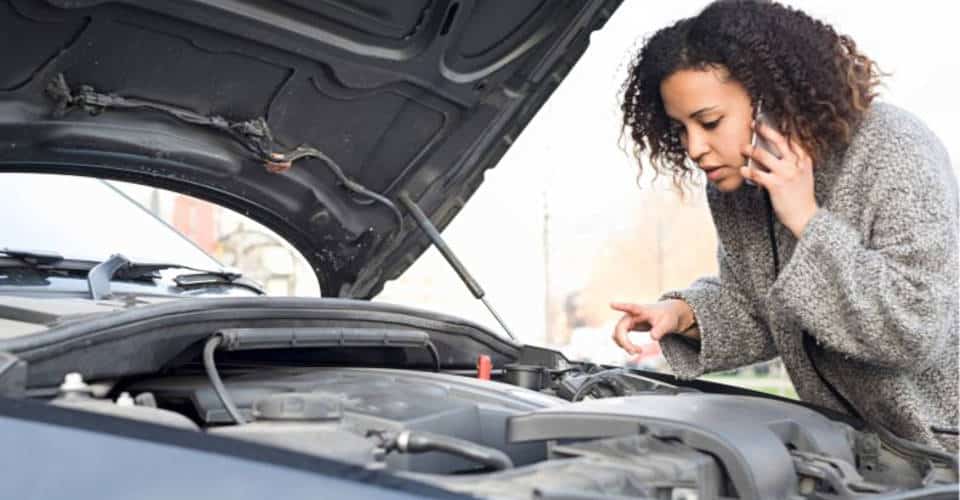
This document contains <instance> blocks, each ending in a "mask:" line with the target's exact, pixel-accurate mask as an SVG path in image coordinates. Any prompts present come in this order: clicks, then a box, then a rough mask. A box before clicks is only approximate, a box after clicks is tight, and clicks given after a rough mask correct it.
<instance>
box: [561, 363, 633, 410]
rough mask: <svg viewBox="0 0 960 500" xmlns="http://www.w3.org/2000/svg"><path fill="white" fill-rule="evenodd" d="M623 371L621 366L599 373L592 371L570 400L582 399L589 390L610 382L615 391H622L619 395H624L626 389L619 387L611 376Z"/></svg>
mask: <svg viewBox="0 0 960 500" xmlns="http://www.w3.org/2000/svg"><path fill="white" fill-rule="evenodd" d="M622 371H623V370H621V369H620V368H611V369H609V370H603V371H600V372H597V373H592V374H590V375H587V380H585V381H584V382H583V384H581V385H580V388H579V389H577V392H575V393H573V397H571V398H570V401H571V402H577V401H580V399H582V398H583V397H584V396H586V395H587V392H589V391H590V390H592V389H593V388H594V387H596V386H598V385H600V384H603V383H606V384H608V385H609V386H610V387H611V388H612V389H613V391H614V392H615V393H621V394H618V395H623V394H622V393H623V392H624V391H623V389H622V387H619V386H618V385H617V383H616V382H614V381H613V379H612V378H610V377H609V376H610V375H616V374H619V373H621V372H622Z"/></svg>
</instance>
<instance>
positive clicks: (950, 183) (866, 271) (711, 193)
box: [661, 103, 960, 451]
mask: <svg viewBox="0 0 960 500" xmlns="http://www.w3.org/2000/svg"><path fill="white" fill-rule="evenodd" d="M814 182H815V191H816V199H817V203H818V205H819V206H820V209H819V210H818V211H817V213H816V215H815V216H814V217H813V219H811V220H810V222H809V224H808V225H807V227H806V228H805V229H804V232H803V234H802V235H801V237H800V238H799V240H798V239H797V238H795V237H794V236H793V235H792V234H791V233H790V231H789V230H787V229H786V228H785V227H784V226H783V225H781V224H780V223H779V221H777V222H776V224H775V227H776V239H777V242H778V248H779V254H780V262H781V263H780V268H781V271H780V275H779V276H778V277H776V276H774V272H773V260H772V259H773V257H772V253H771V248H770V240H769V237H768V232H767V221H766V216H767V206H766V204H765V202H764V199H763V197H762V194H761V193H760V192H759V190H757V189H754V188H750V187H744V188H742V189H740V190H737V191H736V192H733V193H721V192H719V191H717V190H716V189H715V188H713V187H712V186H708V188H707V197H708V201H709V205H710V210H711V212H712V214H713V220H714V224H715V225H716V229H717V233H718V235H719V249H718V260H719V267H720V272H719V276H718V277H710V278H702V279H700V280H698V281H696V282H694V283H693V285H691V286H690V288H688V289H686V290H681V291H675V292H670V293H667V294H666V295H664V298H680V299H683V300H685V301H686V302H687V303H688V304H690V306H691V307H692V308H693V310H694V313H695V315H696V319H697V323H698V325H699V326H698V328H699V329H700V336H701V341H700V342H690V341H688V340H687V339H685V338H681V337H679V336H676V335H668V336H667V337H664V339H663V341H662V342H661V345H662V347H663V352H664V356H665V357H666V359H667V362H668V363H669V364H670V366H671V367H672V369H673V370H674V372H675V373H676V374H677V375H678V376H680V377H683V378H695V377H698V376H700V375H701V374H703V373H705V372H713V371H718V370H725V369H730V368H733V367H737V366H742V365H746V364H750V363H755V362H759V361H764V360H769V359H772V358H774V357H776V356H778V355H779V356H780V357H781V359H782V360H783V364H784V366H785V367H786V369H787V372H788V373H789V375H790V379H791V380H792V381H793V384H794V386H795V387H796V389H797V393H798V395H799V396H800V397H801V398H802V399H803V400H804V401H808V402H811V403H814V404H818V405H820V406H824V407H827V408H831V409H834V410H837V411H841V412H842V411H844V407H843V405H842V403H840V401H838V400H837V399H836V398H835V397H834V396H833V394H831V392H830V391H829V389H828V388H827V387H826V386H825V385H824V384H823V383H822V382H821V381H820V379H819V377H818V376H817V374H816V372H815V371H814V370H813V367H812V366H811V364H810V363H809V361H808V358H807V356H806V353H805V352H804V349H803V345H802V335H801V332H802V331H804V330H806V331H807V332H809V334H810V335H811V336H813V338H814V339H815V340H816V343H817V346H816V349H815V351H814V358H815V361H816V365H817V367H818V368H819V369H820V371H821V373H822V374H823V376H824V377H825V378H826V379H827V380H829V381H830V382H831V384H832V385H833V386H834V388H835V389H836V390H837V391H838V392H840V394H842V395H843V396H844V397H845V398H846V399H847V400H848V401H850V402H851V403H852V404H853V406H854V407H855V408H856V409H857V411H858V412H859V413H861V414H862V415H864V416H865V417H866V419H867V420H869V421H871V422H877V423H881V424H883V425H885V426H886V427H887V428H888V429H890V430H891V431H893V432H894V433H896V434H897V435H899V436H901V437H904V438H908V439H911V440H914V441H919V442H925V443H929V444H932V445H935V446H939V447H941V448H945V449H948V450H952V451H956V450H957V438H956V436H950V435H947V434H942V433H935V432H933V431H932V430H931V426H938V427H939V426H943V427H948V428H954V429H955V428H956V427H957V420H958V416H957V400H958V393H957V377H958V366H957V337H958V331H960V324H958V306H960V297H958V283H960V281H958V280H960V275H958V209H960V207H958V194H957V181H956V178H955V177H954V174H953V171H952V169H951V165H950V159H949V157H948V156H947V153H946V151H945V149H944V147H943V145H942V144H941V143H940V141H939V140H938V139H937V138H936V136H935V135H934V134H933V133H932V132H931V131H930V130H929V129H928V128H927V127H925V126H924V125H923V124H922V123H921V122H920V121H919V120H917V119H916V118H915V117H914V116H913V115H911V114H909V113H907V112H905V111H903V110H901V109H898V108H896V107H894V106H891V105H888V104H882V103H875V104H873V105H872V107H871V109H870V110H869V112H868V113H867V116H866V117H865V119H864V121H863V122H862V123H861V125H860V126H859V127H858V129H857V130H856V131H855V134H854V137H853V140H852V142H851V144H850V145H849V146H848V147H847V149H846V150H845V151H844V152H843V154H840V155H836V156H835V157H834V158H831V159H828V160H827V161H825V162H824V164H823V165H818V166H815V167H814Z"/></svg>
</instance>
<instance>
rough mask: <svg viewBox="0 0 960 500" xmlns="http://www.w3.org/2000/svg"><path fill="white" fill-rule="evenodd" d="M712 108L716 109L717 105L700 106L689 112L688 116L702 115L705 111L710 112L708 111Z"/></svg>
mask: <svg viewBox="0 0 960 500" xmlns="http://www.w3.org/2000/svg"><path fill="white" fill-rule="evenodd" d="M714 109H717V107H716V106H710V107H708V108H700V109H698V110H696V111H694V112H693V113H690V118H696V117H698V116H700V115H703V114H705V113H708V112H710V111H713V110H714Z"/></svg>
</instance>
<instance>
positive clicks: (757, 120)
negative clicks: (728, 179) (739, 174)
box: [744, 99, 783, 186]
mask: <svg viewBox="0 0 960 500" xmlns="http://www.w3.org/2000/svg"><path fill="white" fill-rule="evenodd" d="M753 123H754V126H753V134H752V135H751V136H750V145H751V146H753V147H754V148H757V147H760V148H763V149H765V150H766V151H767V152H768V153H770V154H772V155H773V156H776V157H777V158H783V156H782V155H781V154H780V150H778V149H777V147H776V146H774V145H773V144H771V143H770V142H769V141H767V140H766V139H764V138H763V136H762V135H760V134H758V133H757V128H759V127H760V124H761V123H763V124H764V125H766V126H768V127H773V122H772V121H771V120H770V117H769V116H767V114H766V113H764V112H763V99H759V100H757V107H756V108H755V109H754V110H753ZM747 167H749V168H757V169H760V170H762V171H764V172H768V171H769V170H767V168H766V167H764V166H763V165H761V164H759V163H757V162H755V161H753V157H750V158H748V159H747ZM744 180H745V182H746V183H747V184H748V185H750V186H756V183H754V182H753V181H751V180H750V179H744Z"/></svg>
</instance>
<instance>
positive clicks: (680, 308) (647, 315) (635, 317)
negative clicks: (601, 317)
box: [610, 299, 700, 354]
mask: <svg viewBox="0 0 960 500" xmlns="http://www.w3.org/2000/svg"><path fill="white" fill-rule="evenodd" d="M610 307H612V308H613V309H616V310H617V311H620V312H623V313H624V315H623V317H622V318H620V321H618V322H617V326H616V328H614V330H613V341H614V342H616V343H617V345H618V346H620V347H621V348H623V350H625V351H627V352H629V353H630V354H640V353H641V352H643V349H642V348H641V347H639V346H637V345H636V344H634V343H633V342H630V339H629V338H628V337H627V334H628V333H629V332H630V331H649V332H650V338H651V339H653V340H654V341H656V342H659V341H660V339H662V338H663V336H664V335H667V334H671V333H675V334H681V333H686V335H687V336H689V337H691V338H697V339H699V338H700V335H699V332H698V331H697V330H690V328H691V327H692V326H693V324H694V323H695V320H694V315H693V309H692V308H691V307H690V306H689V305H688V304H687V303H686V302H684V301H682V300H677V299H671V300H664V301H662V302H657V303H656V304H643V305H641V304H629V303H624V302H614V303H611V304H610ZM688 331H689V333H688Z"/></svg>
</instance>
